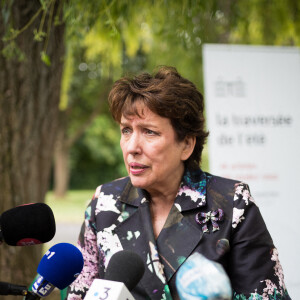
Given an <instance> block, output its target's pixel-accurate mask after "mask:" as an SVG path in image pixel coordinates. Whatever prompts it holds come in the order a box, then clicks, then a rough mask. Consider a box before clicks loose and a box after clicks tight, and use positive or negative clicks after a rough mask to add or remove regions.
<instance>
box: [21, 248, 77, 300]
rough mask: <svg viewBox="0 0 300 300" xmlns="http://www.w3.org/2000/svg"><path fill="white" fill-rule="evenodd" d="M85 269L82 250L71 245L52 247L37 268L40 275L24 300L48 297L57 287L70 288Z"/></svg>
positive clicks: (61, 288)
mask: <svg viewBox="0 0 300 300" xmlns="http://www.w3.org/2000/svg"><path fill="white" fill-rule="evenodd" d="M82 268H83V256H82V253H81V252H80V250H79V249H78V248H77V247H75V246H74V245H72V244H69V243H58V244H56V245H54V246H52V247H51V248H50V249H49V250H48V251H47V252H46V254H45V255H44V256H43V258H42V259H41V261H40V263H39V266H38V268H37V272H38V275H37V276H36V278H35V280H34V281H33V283H32V286H31V290H30V291H29V292H28V294H27V295H26V297H25V298H24V300H36V299H40V298H41V297H46V296H48V295H49V294H50V293H51V292H52V291H53V289H54V288H55V287H56V288H58V289H60V290H63V289H65V288H66V287H68V286H69V285H70V284H71V283H72V282H73V281H74V280H75V279H76V278H77V276H78V275H79V274H80V272H81V271H82Z"/></svg>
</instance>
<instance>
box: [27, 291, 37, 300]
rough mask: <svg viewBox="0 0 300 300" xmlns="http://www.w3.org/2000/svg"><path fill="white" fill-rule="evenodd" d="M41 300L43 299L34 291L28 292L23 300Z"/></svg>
mask: <svg viewBox="0 0 300 300" xmlns="http://www.w3.org/2000/svg"><path fill="white" fill-rule="evenodd" d="M39 299H41V298H40V296H38V295H37V294H35V293H33V292H32V291H28V293H27V294H26V296H25V297H24V299H23V300H39Z"/></svg>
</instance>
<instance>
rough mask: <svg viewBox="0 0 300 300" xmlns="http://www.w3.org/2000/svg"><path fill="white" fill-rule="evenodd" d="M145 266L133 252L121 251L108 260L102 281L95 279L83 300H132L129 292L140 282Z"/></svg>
mask: <svg viewBox="0 0 300 300" xmlns="http://www.w3.org/2000/svg"><path fill="white" fill-rule="evenodd" d="M144 272H145V266H144V263H143V260H142V259H141V257H140V256H139V255H138V254H136V253H135V252H132V251H128V250H122V251H119V252H116V253H115V254H113V255H112V257H111V258H110V261H109V263H108V266H107V268H106V272H105V276H104V279H95V280H94V281H93V283H92V285H91V287H90V289H89V291H88V292H87V294H86V296H85V298H84V299H85V300H96V299H97V300H99V299H101V300H104V299H105V300H125V299H126V300H134V298H133V296H132V295H131V293H130V292H129V291H131V290H132V289H134V287H135V286H136V285H137V284H138V282H139V281H140V280H141V278H142V277H143V275H144Z"/></svg>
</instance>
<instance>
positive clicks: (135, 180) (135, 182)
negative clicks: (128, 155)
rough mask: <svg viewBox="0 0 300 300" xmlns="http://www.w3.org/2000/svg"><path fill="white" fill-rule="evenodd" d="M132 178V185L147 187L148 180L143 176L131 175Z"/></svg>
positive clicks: (141, 187)
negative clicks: (142, 177)
mask: <svg viewBox="0 0 300 300" xmlns="http://www.w3.org/2000/svg"><path fill="white" fill-rule="evenodd" d="M130 180H131V183H132V185H133V186H134V187H136V188H140V189H145V188H146V187H147V182H146V181H145V180H143V179H141V178H136V176H132V175H130Z"/></svg>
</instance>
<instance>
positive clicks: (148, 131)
mask: <svg viewBox="0 0 300 300" xmlns="http://www.w3.org/2000/svg"><path fill="white" fill-rule="evenodd" d="M145 133H146V134H147V135H157V132H155V131H153V130H151V129H145Z"/></svg>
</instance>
